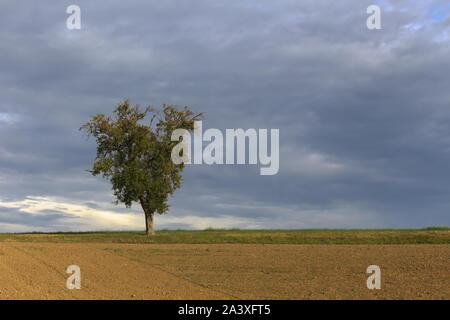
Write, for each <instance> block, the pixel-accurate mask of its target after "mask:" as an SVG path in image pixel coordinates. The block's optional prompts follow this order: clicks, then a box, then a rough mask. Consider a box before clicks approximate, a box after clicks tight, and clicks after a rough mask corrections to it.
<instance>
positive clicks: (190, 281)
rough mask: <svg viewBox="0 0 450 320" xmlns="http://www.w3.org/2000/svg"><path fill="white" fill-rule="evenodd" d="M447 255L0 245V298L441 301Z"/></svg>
mask: <svg viewBox="0 0 450 320" xmlns="http://www.w3.org/2000/svg"><path fill="white" fill-rule="evenodd" d="M449 261H450V247H449V246H448V245H263V244H259V245H242V244H241V245H236V244H215V245H183V244H171V245H162V244H155V245H153V244H152V245H150V244H140V245H137V244H93V243H91V244H77V243H69V244H61V243H14V242H3V243H0V299H450V286H449V279H450V268H449ZM72 264H75V265H78V266H80V268H81V285H82V288H81V290H69V289H67V288H66V280H67V278H68V277H69V275H68V274H66V268H67V267H68V266H69V265H72ZM372 264H375V265H378V266H380V268H381V273H382V278H381V279H382V288H381V290H369V289H367V287H366V279H367V277H368V276H369V275H368V274H366V268H367V267H368V266H369V265H372Z"/></svg>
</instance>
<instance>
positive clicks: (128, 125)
mask: <svg viewBox="0 0 450 320" xmlns="http://www.w3.org/2000/svg"><path fill="white" fill-rule="evenodd" d="M202 117H203V114H202V113H199V114H194V112H192V111H191V110H190V109H189V108H188V107H185V108H184V109H182V110H179V109H178V108H177V107H174V106H170V105H163V108H162V110H160V111H158V110H155V109H153V108H151V107H148V108H146V109H145V110H141V108H140V107H139V106H138V105H136V106H131V105H130V103H129V101H128V100H125V101H123V102H121V103H120V104H119V105H118V106H117V107H116V109H115V110H114V117H109V116H106V115H104V114H97V115H95V116H93V117H92V118H91V119H90V121H89V122H87V123H86V124H84V125H83V126H82V127H81V128H80V130H83V131H84V132H85V133H86V134H87V135H88V137H89V136H93V137H95V138H96V141H97V157H96V159H95V162H94V164H93V165H92V170H89V172H91V173H92V174H93V175H94V176H97V175H102V176H103V177H104V178H107V179H108V180H109V181H110V182H111V184H112V189H113V191H114V195H115V197H116V201H115V204H116V205H117V204H119V203H124V204H125V206H126V207H127V208H129V207H131V205H132V203H133V202H139V203H140V204H141V206H142V209H143V210H144V213H145V226H146V234H147V235H154V234H155V229H154V214H155V212H156V213H159V214H163V213H166V212H167V211H168V210H169V204H168V203H167V202H168V199H169V196H170V195H171V194H172V193H173V192H174V191H175V190H176V189H177V188H179V187H181V184H182V176H181V172H182V171H183V169H184V164H183V163H181V164H175V163H173V162H172V159H171V152H172V148H173V147H174V146H175V145H176V144H178V143H179V142H178V141H172V140H171V135H172V132H173V131H174V130H175V129H186V130H189V131H192V130H193V128H194V121H195V120H198V119H201V118H202ZM143 122H147V124H144V123H143Z"/></svg>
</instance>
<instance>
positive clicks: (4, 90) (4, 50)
mask: <svg viewBox="0 0 450 320" xmlns="http://www.w3.org/2000/svg"><path fill="white" fill-rule="evenodd" d="M76 2H77V3H76V4H77V5H79V6H80V7H81V10H82V29H81V30H79V31H69V30H67V29H66V28H65V19H66V18H67V14H66V13H65V10H66V8H67V6H68V5H71V4H74V3H73V2H72V1H58V2H55V1H39V2H31V1H29V2H28V3H25V2H21V3H16V2H14V1H3V2H2V4H0V12H1V13H0V16H1V18H2V19H0V39H1V41H0V70H1V73H0V94H1V96H2V101H1V102H0V168H1V171H0V193H1V199H2V200H3V201H20V200H22V199H25V198H26V197H27V196H46V197H59V198H65V199H67V201H71V202H77V203H79V204H81V205H83V204H85V205H86V207H88V208H97V207H100V208H108V210H112V211H120V210H123V209H122V208H121V207H119V208H113V207H112V206H111V201H112V197H111V193H110V187H109V185H108V184H107V183H105V182H103V181H101V180H99V179H95V178H92V177H90V176H89V174H88V173H87V172H86V171H85V170H86V169H88V167H89V164H90V161H91V160H92V159H93V156H94V154H95V148H94V144H93V141H86V140H85V139H84V138H83V136H82V134H81V133H80V132H79V131H78V128H79V127H80V125H81V124H82V123H83V122H85V121H87V119H88V118H89V116H91V115H92V114H95V113H98V112H110V111H111V109H112V108H113V106H114V105H115V104H116V103H117V102H118V101H119V100H121V99H123V98H130V99H131V100H132V102H135V103H140V104H143V105H145V104H152V105H154V106H158V105H160V104H161V103H173V104H178V105H190V106H192V107H193V108H194V109H195V110H198V111H204V112H205V113H206V120H205V121H204V127H205V129H206V128H208V127H215V128H220V129H225V128H239V127H243V128H279V129H280V144H281V150H280V172H279V174H278V175H275V176H265V177H263V176H259V170H258V168H257V167H255V166H242V167H239V166H211V167H209V166H206V165H205V166H190V167H188V168H187V170H186V179H185V185H184V187H183V188H182V189H181V190H179V191H177V192H176V195H175V197H174V199H173V201H172V202H173V208H172V213H171V215H172V214H173V216H175V217H185V216H192V215H194V216H199V217H203V218H205V219H206V218H208V217H230V219H237V218H242V219H249V220H248V221H254V224H253V225H258V226H262V227H272V226H277V227H413V226H424V225H438V224H449V218H448V213H447V212H449V209H450V204H449V201H448V199H449V190H450V183H449V182H448V181H449V179H448V177H449V175H450V167H449V163H450V161H449V160H450V154H449V152H450V138H449V137H450V135H449V133H450V132H449V129H448V128H449V126H448V120H449V118H450V111H448V106H449V102H450V93H449V91H448V88H449V87H450V76H449V74H450V73H449V72H450V60H449V59H448V57H449V53H450V47H449V41H450V32H449V21H450V20H449V15H448V11H449V8H448V6H446V2H445V1H415V2H414V3H412V2H411V1H392V2H389V1H378V2H377V3H378V4H379V5H380V6H381V8H382V27H383V29H382V30H374V31H369V30H368V29H367V28H366V25H365V24H366V21H365V20H366V17H367V14H366V12H365V11H366V8H367V6H369V5H370V4H372V1H356V0H354V1H353V0H352V1H350V0H347V1H339V2H335V1H287V0H283V1H276V2H274V1H256V0H255V1H242V2H241V1H240V2H228V1H227V2H226V1H220V2H219V1H214V2H211V1H206V0H201V1H200V0H195V1H175V0H174V1H164V2H162V1H150V2H148V1H147V2H144V1H127V3H126V4H124V3H122V2H120V1H95V2H94V1H76ZM138 210H139V208H138V207H136V209H135V211H138ZM17 215H18V216H21V217H25V216H24V215H26V213H23V212H17ZM8 217H9V213H8ZM46 217H47V218H48V217H51V218H53V217H54V218H55V221H56V220H57V214H56V216H54V215H53V214H52V215H46ZM26 218H28V217H26ZM26 218H23V220H20V219H22V218H17V219H19V220H20V221H19V220H17V221H16V222H14V223H16V224H18V225H27V226H29V227H32V226H41V224H40V223H41V222H39V221H38V220H36V218H33V219H26ZM8 219H10V218H8ZM242 221H244V220H242ZM245 221H247V220H245ZM10 222H11V223H13V222H12V221H10ZM70 223H72V224H73V223H74V222H67V228H70ZM177 223H178V224H177ZM242 223H243V225H241V227H246V226H250V225H252V224H251V223H250V222H249V223H248V224H246V223H247V222H242ZM175 225H183V226H185V225H186V223H185V221H183V222H176V223H175V222H174V223H172V224H171V226H172V227H173V226H175ZM238 226H239V225H238ZM74 229H76V228H74Z"/></svg>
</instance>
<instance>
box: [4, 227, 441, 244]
mask: <svg viewBox="0 0 450 320" xmlns="http://www.w3.org/2000/svg"><path fill="white" fill-rule="evenodd" d="M1 241H20V242H56V243H64V242H93V243H94V242H95V243H99V242H100V243H136V244H138V243H140V244H144V243H154V244H158V243H159V244H170V243H174V244H175V243H180V244H183V243H184V244H189V243H192V244H194V243H197V244H213V243H216V244H226V243H231V244H233V243H235V244H239V243H241V244H244V243H247V244H450V229H449V228H448V227H433V228H427V229H418V230H327V229H323V230H238V229H230V230H214V229H209V230H201V231H185V230H162V231H158V232H157V235H156V236H155V237H147V236H145V235H144V234H143V232H125V231H124V232H80V233H76V232H73V233H27V234H0V242H1Z"/></svg>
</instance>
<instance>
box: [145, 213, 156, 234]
mask: <svg viewBox="0 0 450 320" xmlns="http://www.w3.org/2000/svg"><path fill="white" fill-rule="evenodd" d="M154 215H155V214H154V213H153V212H148V213H147V212H146V213H145V231H146V232H145V233H146V234H147V235H148V236H154V235H155V225H154V219H153V218H154Z"/></svg>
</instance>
